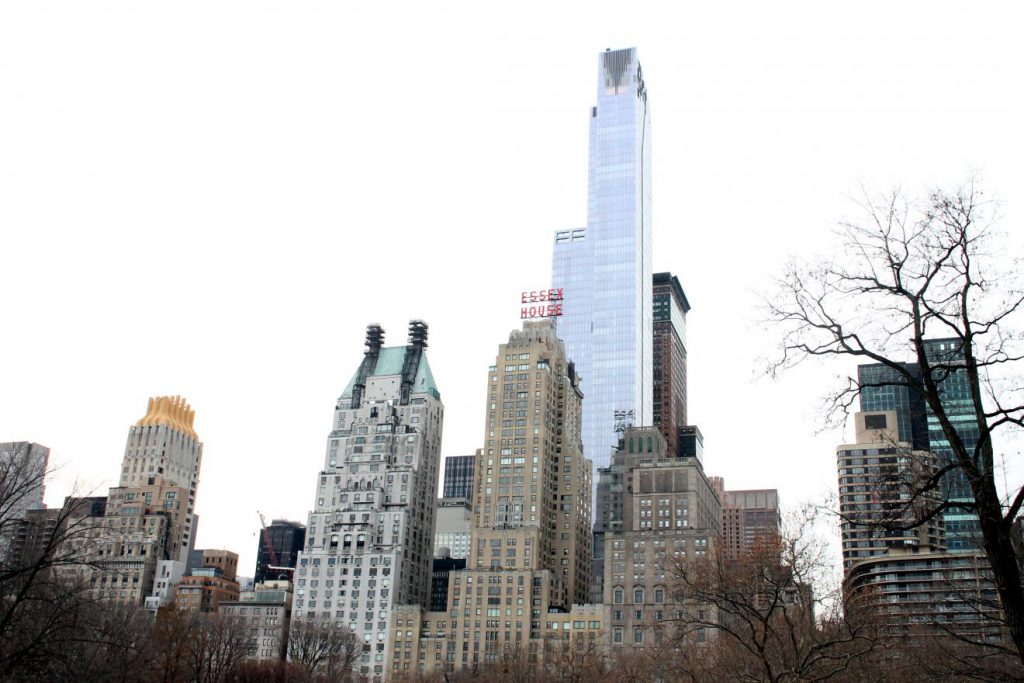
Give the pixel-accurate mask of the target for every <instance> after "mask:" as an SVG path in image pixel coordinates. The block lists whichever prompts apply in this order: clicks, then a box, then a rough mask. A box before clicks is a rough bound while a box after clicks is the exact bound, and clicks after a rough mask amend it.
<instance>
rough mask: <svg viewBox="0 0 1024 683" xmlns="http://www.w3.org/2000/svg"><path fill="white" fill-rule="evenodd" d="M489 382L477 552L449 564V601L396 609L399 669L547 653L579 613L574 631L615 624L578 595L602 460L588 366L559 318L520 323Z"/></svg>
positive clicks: (592, 633) (393, 665)
mask: <svg viewBox="0 0 1024 683" xmlns="http://www.w3.org/2000/svg"><path fill="white" fill-rule="evenodd" d="M487 387H488V390H487V398H488V400H487V406H488V407H487V410H486V412H485V413H484V415H485V425H484V435H485V441H484V442H485V448H484V449H483V450H482V451H481V452H480V454H479V455H478V456H477V461H476V475H475V476H476V491H475V494H474V496H473V529H472V534H471V541H470V551H469V561H468V562H467V564H466V568H465V569H462V570H453V571H450V572H449V574H448V594H447V596H446V599H445V600H444V601H441V600H440V599H439V600H438V602H437V604H436V606H437V607H441V609H440V610H439V611H435V612H425V611H423V609H422V608H421V607H419V606H418V605H414V606H408V607H406V606H399V607H397V608H396V610H395V617H394V620H395V621H394V626H393V628H392V639H393V645H394V647H393V649H392V651H393V653H394V654H393V658H392V659H391V660H390V665H389V670H390V671H392V672H394V673H404V672H415V671H423V672H427V671H435V670H436V671H444V670H447V671H455V670H457V669H471V668H474V667H476V666H479V665H481V664H487V663H493V662H497V661H499V659H500V658H501V657H503V656H506V655H507V654H508V653H511V652H517V651H521V653H522V654H523V656H529V657H530V660H532V661H537V660H538V658H539V657H542V656H544V655H543V653H544V650H545V648H544V642H545V639H546V638H548V637H550V635H551V634H552V633H553V632H556V633H557V631H555V629H556V628H558V629H568V628H570V626H571V625H572V624H575V623H576V622H579V624H580V625H579V626H575V627H574V628H577V629H579V631H578V632H576V631H574V633H573V635H574V636H579V637H580V638H583V637H584V636H588V637H589V638H590V639H594V638H596V637H597V635H598V634H599V633H600V632H601V631H602V629H603V627H604V626H605V624H604V620H603V619H602V617H601V614H600V611H601V610H600V608H595V607H593V606H588V607H587V608H586V609H584V608H581V607H580V606H579V603H584V602H586V596H587V574H588V570H589V565H590V542H591V529H590V514H591V511H590V500H591V499H590V492H591V481H590V478H591V464H590V461H589V460H587V459H586V458H585V457H583V455H582V453H581V452H580V403H581V400H582V394H581V392H580V388H579V384H578V377H577V375H576V372H575V368H574V367H573V365H572V363H571V362H570V361H569V358H568V357H567V356H566V354H565V350H564V347H563V345H562V342H561V341H560V340H559V339H558V338H557V337H556V336H555V329H554V324H553V322H552V321H551V320H544V321H540V322H527V323H525V324H524V325H523V329H522V330H514V331H512V333H511V334H510V335H509V338H508V341H507V342H506V343H504V344H501V345H500V346H499V347H498V357H497V360H496V362H495V364H494V365H493V366H491V368H490V370H489V372H488V374H487ZM574 605H575V606H574ZM555 622H557V623H558V626H556V625H555ZM565 624H569V625H565ZM565 635H566V636H568V633H566V634H565ZM559 638H561V636H559ZM560 642H561V641H560ZM403 655H405V656H403Z"/></svg>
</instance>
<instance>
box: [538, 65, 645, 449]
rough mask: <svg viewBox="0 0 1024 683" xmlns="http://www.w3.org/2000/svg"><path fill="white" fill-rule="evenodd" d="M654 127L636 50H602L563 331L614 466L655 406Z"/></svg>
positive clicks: (565, 246)
mask: <svg viewBox="0 0 1024 683" xmlns="http://www.w3.org/2000/svg"><path fill="white" fill-rule="evenodd" d="M650 164H651V134H650V115H649V112H648V109H647V90H646V88H645V86H644V81H643V72H642V70H641V69H640V63H639V62H638V61H637V55H636V50H635V49H634V48H629V49H625V50H614V51H613V50H609V51H607V52H603V53H601V54H600V55H599V57H598V82H597V106H595V107H593V108H592V109H591V115H590V156H589V182H588V191H587V227H586V228H585V229H578V230H565V231H560V232H558V233H556V235H555V244H554V254H553V259H552V271H553V273H552V286H554V287H559V288H563V289H564V291H565V307H564V316H563V317H562V319H561V320H559V322H558V336H559V337H561V338H562V339H563V340H564V342H565V348H566V353H567V354H568V355H569V357H570V358H572V359H573V360H574V361H575V362H576V367H577V370H578V371H579V373H580V374H581V375H582V378H583V392H584V396H585V399H584V401H583V429H582V432H583V446H584V450H585V453H586V455H587V457H589V458H591V459H592V460H593V462H594V466H595V467H607V466H608V464H609V462H610V461H611V455H612V453H613V452H614V451H615V449H616V446H617V445H618V436H619V434H621V432H622V431H623V430H624V429H625V428H626V427H628V426H632V425H637V426H640V425H650V424H651V420H652V413H653V405H652V401H653V394H652V386H653V371H652V308H653V306H652V295H651V277H652V273H651V180H650V178H651V167H650Z"/></svg>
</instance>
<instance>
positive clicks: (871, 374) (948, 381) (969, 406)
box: [857, 339, 981, 552]
mask: <svg viewBox="0 0 1024 683" xmlns="http://www.w3.org/2000/svg"><path fill="white" fill-rule="evenodd" d="M924 351H925V356H926V357H927V359H928V364H929V365H930V366H931V368H932V375H933V377H934V378H935V380H936V382H937V383H938V386H939V391H940V392H941V399H940V400H941V401H942V406H943V409H944V410H945V412H946V415H947V416H948V417H949V420H950V422H951V423H952V424H953V427H954V428H955V429H956V432H957V434H958V435H959V437H960V439H961V441H963V444H964V446H965V447H966V448H967V450H968V451H973V450H974V449H975V448H976V446H977V445H978V440H979V438H980V430H979V428H978V422H977V419H976V418H975V416H974V407H973V403H972V399H971V388H970V385H969V384H968V379H967V372H966V370H965V369H964V368H963V367H962V366H963V363H964V353H963V346H962V342H961V341H960V340H959V339H927V340H925V342H924ZM904 368H906V370H907V371H908V372H909V373H910V374H911V376H912V377H914V379H915V381H916V382H921V381H922V380H921V368H920V366H919V365H918V364H917V363H906V364H905V365H904ZM857 380H858V384H859V386H860V409H861V411H862V412H873V411H883V410H893V411H895V412H896V420H897V430H898V432H899V438H900V440H901V441H905V442H907V443H910V444H912V446H913V448H914V449H916V450H926V451H931V452H932V453H934V454H935V455H936V456H937V457H938V458H939V464H940V466H942V465H944V464H947V463H949V462H952V461H953V459H954V457H955V456H954V454H953V449H952V448H951V446H950V444H949V440H948V439H947V438H946V435H945V433H944V432H943V430H942V425H941V424H940V423H939V419H938V417H937V416H936V415H935V414H934V412H933V411H932V410H931V409H930V408H929V407H928V405H927V404H926V403H925V400H924V397H923V396H922V395H921V394H920V393H919V392H918V391H916V390H915V389H914V388H913V387H912V386H910V385H908V383H907V381H906V379H905V378H904V376H903V375H901V374H899V373H898V372H896V371H895V370H893V369H891V368H889V367H887V366H885V365H881V364H871V365H861V366H858V368H857ZM942 497H943V499H945V500H948V501H953V502H955V501H958V500H962V501H965V502H970V501H971V500H972V499H973V495H972V493H971V487H970V484H969V483H968V481H967V477H966V476H965V475H964V472H963V470H961V469H959V468H957V469H953V470H950V471H949V472H947V473H946V474H945V475H944V476H943V477H942ZM943 519H944V521H945V526H946V546H947V548H948V549H949V551H950V552H972V551H975V550H977V549H978V544H979V542H980V540H981V528H980V525H979V523H978V518H977V515H975V514H974V513H973V512H972V511H970V510H967V509H964V508H950V509H947V510H946V511H945V513H944V514H943Z"/></svg>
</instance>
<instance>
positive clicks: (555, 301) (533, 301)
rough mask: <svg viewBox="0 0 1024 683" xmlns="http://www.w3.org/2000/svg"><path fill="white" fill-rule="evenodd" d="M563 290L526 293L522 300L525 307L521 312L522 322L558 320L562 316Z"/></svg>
mask: <svg viewBox="0 0 1024 683" xmlns="http://www.w3.org/2000/svg"><path fill="white" fill-rule="evenodd" d="M564 300H565V296H564V294H563V289H562V288H561V287H559V288H558V289H554V288H551V289H537V290H531V291H524V292H523V295H522V297H521V299H520V302H521V303H522V305H523V307H522V308H521V309H520V311H519V317H520V318H521V319H522V320H530V319H532V318H557V317H558V316H560V315H562V302H563V301H564Z"/></svg>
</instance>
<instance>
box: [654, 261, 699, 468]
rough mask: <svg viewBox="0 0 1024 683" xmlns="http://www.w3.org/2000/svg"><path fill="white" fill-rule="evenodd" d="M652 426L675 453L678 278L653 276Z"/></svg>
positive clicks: (682, 321)
mask: <svg viewBox="0 0 1024 683" xmlns="http://www.w3.org/2000/svg"><path fill="white" fill-rule="evenodd" d="M653 287H654V290H653V291H654V422H653V424H654V426H655V427H657V428H658V429H660V430H661V435H662V436H664V437H665V441H666V442H667V443H668V450H669V453H677V454H679V455H682V454H681V453H679V436H680V435H679V428H680V427H685V426H687V424H686V314H687V313H689V311H690V302H689V301H687V299H686V293H685V292H683V286H682V285H681V284H679V278H677V277H676V276H675V275H673V274H672V273H655V274H654V282H653Z"/></svg>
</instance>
